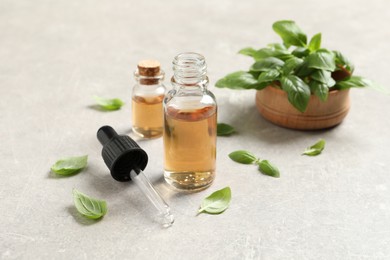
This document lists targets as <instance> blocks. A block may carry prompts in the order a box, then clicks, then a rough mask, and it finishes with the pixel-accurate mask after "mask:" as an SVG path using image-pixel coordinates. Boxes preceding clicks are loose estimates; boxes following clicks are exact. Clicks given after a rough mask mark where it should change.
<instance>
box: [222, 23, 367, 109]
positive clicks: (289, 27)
mask: <svg viewBox="0 0 390 260" xmlns="http://www.w3.org/2000/svg"><path fill="white" fill-rule="evenodd" d="M272 28H273V30H274V31H275V32H276V33H277V34H278V35H279V36H280V37H281V38H282V40H283V43H272V44H269V45H268V47H266V48H262V49H259V50H255V49H253V48H244V49H242V50H240V51H239V53H240V54H243V55H247V56H250V57H252V58H253V59H254V60H255V63H254V64H253V65H252V66H251V67H250V69H249V71H237V72H234V73H230V74H228V75H227V76H225V77H224V78H222V79H220V80H219V81H218V82H217V83H216V86H217V87H220V88H230V89H256V90H261V89H263V88H265V87H267V86H273V87H276V88H280V89H282V90H284V91H285V92H287V96H288V100H289V102H290V103H291V104H292V105H293V106H294V107H295V108H296V109H298V110H299V111H301V112H304V111H305V110H306V107H307V105H308V103H309V99H310V95H311V94H314V95H316V96H318V97H319V98H320V99H321V100H322V101H326V100H327V98H328V93H329V91H331V90H344V89H349V88H352V87H365V86H369V85H372V83H371V82H370V81H369V80H367V79H364V78H362V77H359V76H352V73H353V70H354V66H353V65H352V63H351V62H350V61H349V60H348V59H347V58H346V57H345V56H344V55H342V54H341V53H340V52H339V51H331V50H328V49H324V48H321V33H318V34H316V35H314V36H313V37H312V38H311V40H310V41H309V43H307V36H306V34H305V33H304V32H303V31H302V30H301V29H300V28H299V27H298V26H297V24H296V23H295V22H294V21H285V20H284V21H277V22H275V23H274V24H273V26H272ZM291 46H293V48H290V47H291Z"/></svg>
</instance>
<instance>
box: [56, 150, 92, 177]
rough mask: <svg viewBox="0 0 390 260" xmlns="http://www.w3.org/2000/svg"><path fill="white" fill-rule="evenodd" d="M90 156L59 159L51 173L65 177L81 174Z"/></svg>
mask: <svg viewBox="0 0 390 260" xmlns="http://www.w3.org/2000/svg"><path fill="white" fill-rule="evenodd" d="M87 162H88V155H84V156H76V157H66V158H62V159H59V160H58V161H57V162H56V163H55V164H53V166H52V167H51V171H52V172H54V173H57V174H59V175H63V176H69V175H73V174H75V173H78V172H80V171H81V170H82V169H84V168H85V167H86V166H87Z"/></svg>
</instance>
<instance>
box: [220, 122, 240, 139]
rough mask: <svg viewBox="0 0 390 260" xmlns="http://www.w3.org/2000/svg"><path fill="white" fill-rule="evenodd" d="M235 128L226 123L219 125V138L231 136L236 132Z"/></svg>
mask: <svg viewBox="0 0 390 260" xmlns="http://www.w3.org/2000/svg"><path fill="white" fill-rule="evenodd" d="M235 131H236V130H234V127H233V126H231V125H228V124H225V123H219V124H217V135H218V136H226V135H231V134H233V133H234V132H235Z"/></svg>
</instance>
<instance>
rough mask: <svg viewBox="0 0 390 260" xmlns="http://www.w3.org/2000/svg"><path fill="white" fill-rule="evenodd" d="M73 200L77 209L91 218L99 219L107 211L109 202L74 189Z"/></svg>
mask: <svg viewBox="0 0 390 260" xmlns="http://www.w3.org/2000/svg"><path fill="white" fill-rule="evenodd" d="M73 201H74V205H75V206H76V209H77V211H78V212H79V213H80V214H82V215H84V216H85V217H87V218H90V219H99V218H101V217H103V216H104V215H105V214H106V213H107V203H106V202H105V201H104V200H97V199H94V198H91V197H89V196H88V195H86V194H84V193H81V192H80V191H78V190H76V189H73Z"/></svg>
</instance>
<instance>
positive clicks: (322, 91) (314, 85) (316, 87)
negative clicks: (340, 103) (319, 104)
mask: <svg viewBox="0 0 390 260" xmlns="http://www.w3.org/2000/svg"><path fill="white" fill-rule="evenodd" d="M309 86H310V90H311V92H313V93H314V95H316V96H317V97H319V99H320V100H322V101H326V100H327V99H328V95H329V87H328V85H327V84H325V83H321V82H318V81H316V80H312V81H310V82H309Z"/></svg>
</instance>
